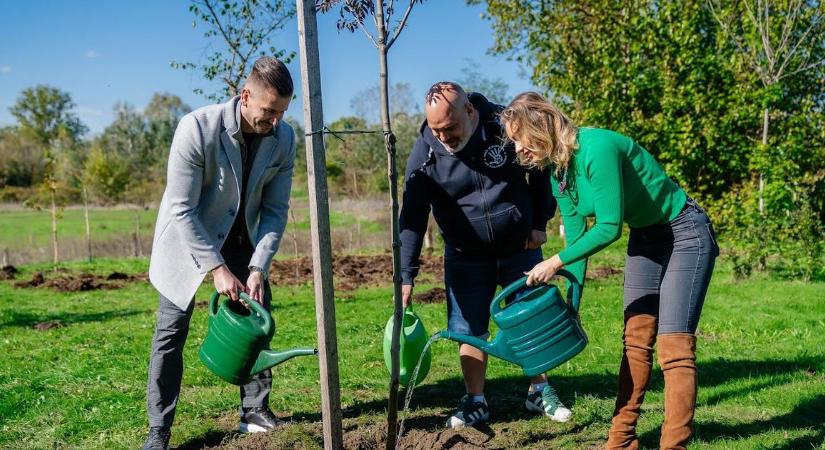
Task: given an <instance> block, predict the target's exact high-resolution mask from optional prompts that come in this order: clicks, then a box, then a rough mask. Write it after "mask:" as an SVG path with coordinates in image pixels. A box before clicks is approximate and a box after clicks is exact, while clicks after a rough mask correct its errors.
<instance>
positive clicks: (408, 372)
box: [384, 305, 432, 387]
mask: <svg viewBox="0 0 825 450" xmlns="http://www.w3.org/2000/svg"><path fill="white" fill-rule="evenodd" d="M392 330H393V317H392V316H390V320H388V321H387V326H386V327H384V364H385V365H386V366H387V370H388V371H392V355H391V354H390V350H391V347H392ZM429 339H430V335H428V334H427V330H426V328H424V322H422V321H421V318H420V317H418V315H417V314H416V313H414V312H413V310H412V305H410V306H407V307H406V308H405V309H404V315H403V316H401V334H400V336H399V340H398V344H399V351H398V362H399V372H398V382H399V383H401V386H404V387H406V386H409V385H411V384H412V385H417V384H419V383H421V382H422V381H424V378H426V377H427V373H428V372H429V371H430V362H431V361H432V353H431V352H430V349H429V348H428V349H427V352H426V353H424V356H423V358H422V357H421V352H422V351H423V350H424V347H425V346H426V345H427V341H428V340H429ZM419 358H421V367H419V368H418V376H417V377H416V380H415V383H413V382H412V376H413V372H414V371H415V366H416V364H418V360H419Z"/></svg>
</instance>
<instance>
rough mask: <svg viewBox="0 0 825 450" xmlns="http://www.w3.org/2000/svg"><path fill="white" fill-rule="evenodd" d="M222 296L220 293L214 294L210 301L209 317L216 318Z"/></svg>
mask: <svg viewBox="0 0 825 450" xmlns="http://www.w3.org/2000/svg"><path fill="white" fill-rule="evenodd" d="M220 298H221V294H220V292H218V291H215V292H213V293H212V298H210V299H209V317H214V316H215V315H216V314H218V300H220Z"/></svg>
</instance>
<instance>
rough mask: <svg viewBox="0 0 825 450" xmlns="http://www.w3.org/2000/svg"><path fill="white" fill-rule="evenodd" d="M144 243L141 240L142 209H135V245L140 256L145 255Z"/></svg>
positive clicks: (137, 254)
mask: <svg viewBox="0 0 825 450" xmlns="http://www.w3.org/2000/svg"><path fill="white" fill-rule="evenodd" d="M142 244H143V243H142V242H141V241H140V209H138V210H137V211H135V247H136V250H137V251H136V252H135V253H136V255H135V256H138V257H142V256H143V245H142Z"/></svg>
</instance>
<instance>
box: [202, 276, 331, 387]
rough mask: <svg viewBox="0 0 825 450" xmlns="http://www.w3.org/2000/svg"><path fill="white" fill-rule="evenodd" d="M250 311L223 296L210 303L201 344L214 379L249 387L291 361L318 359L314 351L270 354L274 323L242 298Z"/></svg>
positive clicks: (243, 296) (204, 357)
mask: <svg viewBox="0 0 825 450" xmlns="http://www.w3.org/2000/svg"><path fill="white" fill-rule="evenodd" d="M240 296H241V299H242V300H243V301H244V302H246V304H247V305H248V307H249V309H246V308H244V306H243V305H242V304H241V303H240V302H232V301H229V299H224V301H223V302H221V303H220V305H218V299H220V294H219V293H217V292H215V293H214V294H212V298H211V299H210V300H209V331H208V332H207V334H206V338H205V339H204V340H203V344H201V348H200V352H199V356H200V359H201V361H202V362H203V364H204V365H205V366H206V367H207V368H208V369H209V370H210V371H212V373H214V374H215V375H217V376H219V377H221V378H223V379H224V380H226V381H228V382H230V383H232V384H237V385H242V384H245V383H247V382H248V381H249V380H250V379H251V378H252V375H255V374H257V373H260V372H263V371H264V370H266V369H269V368H270V367H272V366H275V365H277V364H280V363H282V362H284V361H286V360H288V359H290V358H292V357H295V356H302V355H316V354H317V353H318V351H317V350H316V349H314V348H296V349H293V350H287V351H283V352H273V351H271V350H269V341H271V340H272V336H274V335H275V322H274V321H273V320H272V316H270V315H269V311H267V310H266V308H264V307H263V306H261V304H259V303H258V302H256V301H254V300H252V299H251V298H249V296H248V295H246V294H245V293H241V294H240Z"/></svg>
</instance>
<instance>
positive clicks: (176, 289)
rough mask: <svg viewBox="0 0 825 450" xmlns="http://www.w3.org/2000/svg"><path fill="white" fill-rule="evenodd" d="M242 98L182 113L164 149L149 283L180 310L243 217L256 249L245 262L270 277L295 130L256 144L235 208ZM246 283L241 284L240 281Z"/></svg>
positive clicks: (281, 128) (284, 129) (285, 128)
mask: <svg viewBox="0 0 825 450" xmlns="http://www.w3.org/2000/svg"><path fill="white" fill-rule="evenodd" d="M241 139H242V137H241V122H240V97H235V98H233V99H231V100H229V101H228V102H226V103H223V104H218V105H211V106H206V107H203V108H200V109H197V110H195V111H192V112H191V113H189V114H187V115H185V116H184V117H183V118H182V119H181V120H180V123H179V124H178V128H177V129H176V130H175V137H174V138H173V140H172V147H171V150H170V152H169V166H168V169H167V180H166V191H165V192H164V193H163V199H162V200H161V203H160V210H159V211H158V220H157V224H156V225H155V237H154V241H153V244H152V258H151V261H150V263H149V280H150V281H151V283H152V285H153V286H154V287H155V288H156V289H157V290H158V291H159V292H160V293H161V294H162V295H163V296H164V297H166V298H168V299H169V300H171V301H172V302H173V303H174V304H175V305H177V306H178V307H180V308H181V309H183V310H185V309H186V308H187V307H188V306H189V303H190V302H191V301H192V300H193V297H194V295H195V291H196V290H197V289H198V286H200V284H201V283H202V282H203V279H204V277H205V276H206V274H207V273H208V272H209V271H210V270H212V269H214V268H216V267H218V266H220V265H221V264H223V262H224V260H223V257H222V256H221V252H220V250H221V247H222V246H223V243H224V240H225V239H226V236H227V235H228V234H229V230H230V229H231V228H232V224H233V222H234V220H235V214H239V213H243V214H245V215H246V216H245V217H246V224H247V232H248V233H249V238H250V242H252V244H253V245H254V247H255V251H254V253H253V255H252V259H251V260H250V261H249V265H251V266H258V267H261V268H263V269H264V271H265V272H264V273H268V271H269V265H270V262H271V261H272V257H273V256H275V253H276V252H277V251H278V246H279V245H280V242H281V237H282V236H283V232H284V228H285V226H286V221H287V210H288V208H289V194H290V190H291V188H292V170H293V164H294V161H295V133H294V132H293V130H292V127H290V126H289V125H288V124H287V123H286V122H284V121H280V122H279V123H278V126H277V127H276V128H273V130H272V131H271V132H270V133H268V134H266V135H264V136H263V137H262V138H261V139H257V144H256V145H257V151H256V153H255V160H254V161H253V163H252V169H251V170H250V173H249V174H248V175H249V182H248V184H247V188H246V189H247V192H246V195H247V198H246V211H242V212H238V208H239V205H240V200H241V198H240V189H241V175H242V171H243V168H242V166H241V164H242V163H241V153H240V142H239V140H241ZM245 281H246V280H241V282H245Z"/></svg>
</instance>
